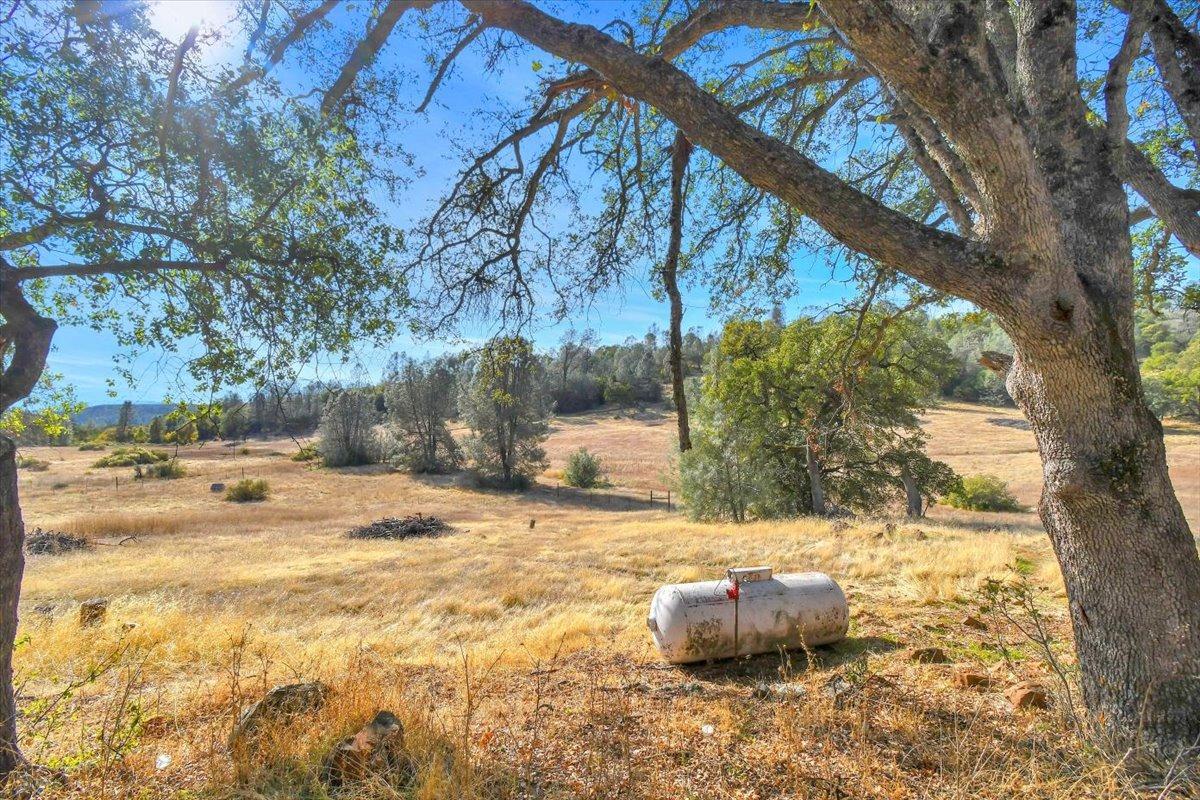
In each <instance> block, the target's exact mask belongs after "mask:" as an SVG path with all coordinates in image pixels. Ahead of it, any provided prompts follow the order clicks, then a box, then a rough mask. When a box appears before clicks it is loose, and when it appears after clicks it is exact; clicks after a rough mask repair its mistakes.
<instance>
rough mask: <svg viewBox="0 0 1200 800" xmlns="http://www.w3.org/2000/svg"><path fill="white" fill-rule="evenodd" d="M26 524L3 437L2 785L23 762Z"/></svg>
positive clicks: (11, 450) (12, 456)
mask: <svg viewBox="0 0 1200 800" xmlns="http://www.w3.org/2000/svg"><path fill="white" fill-rule="evenodd" d="M24 543H25V525H24V523H23V522H22V521H21V506H20V505H19V504H18V503H17V460H16V446H15V445H14V444H13V441H12V440H11V439H9V438H8V437H5V436H0V786H2V785H3V784H4V781H5V777H6V776H7V775H8V774H9V773H10V772H12V770H13V769H14V768H16V767H17V766H18V765H19V764H20V763H21V751H20V748H19V747H18V746H17V701H16V694H15V692H14V690H13V674H12V655H13V646H14V644H15V643H16V640H17V603H18V601H19V600H20V599H21V576H22V574H23V573H24V571H25V556H24V550H23V548H24Z"/></svg>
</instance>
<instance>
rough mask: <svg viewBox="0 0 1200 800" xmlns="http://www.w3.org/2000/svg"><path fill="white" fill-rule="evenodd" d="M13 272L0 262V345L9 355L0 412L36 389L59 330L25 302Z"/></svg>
mask: <svg viewBox="0 0 1200 800" xmlns="http://www.w3.org/2000/svg"><path fill="white" fill-rule="evenodd" d="M15 271H16V270H14V269H13V268H12V267H10V266H8V264H7V263H6V262H3V261H0V317H3V318H4V323H3V324H2V325H0V342H3V343H4V349H6V350H7V349H10V348H11V352H12V355H11V357H10V358H9V362H8V366H7V367H6V368H4V371H3V372H0V412H2V411H6V410H8V409H9V408H12V407H13V406H14V405H16V404H17V403H19V402H21V401H22V400H24V399H25V398H26V397H28V396H29V394H30V392H32V391H33V388H34V387H35V386H37V382H38V380H40V379H41V377H42V372H43V371H44V370H45V368H46V357H47V356H48V355H49V354H50V342H51V341H52V340H53V339H54V331H55V330H57V328H58V326H57V324H56V323H55V322H54V320H52V319H49V318H47V317H43V316H42V315H40V314H38V313H37V310H36V309H34V307H33V306H32V305H30V303H29V301H28V300H26V299H25V295H23V294H22V293H21V289H20V286H19V285H18V284H17V281H16V279H15V276H14V272H15ZM0 366H2V365H0Z"/></svg>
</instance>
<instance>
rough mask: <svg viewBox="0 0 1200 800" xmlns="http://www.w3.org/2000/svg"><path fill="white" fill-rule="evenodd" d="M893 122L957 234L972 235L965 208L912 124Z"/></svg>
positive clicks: (900, 118) (902, 120) (897, 119)
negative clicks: (947, 214)
mask: <svg viewBox="0 0 1200 800" xmlns="http://www.w3.org/2000/svg"><path fill="white" fill-rule="evenodd" d="M894 122H895V124H896V130H898V131H900V135H901V136H902V137H903V138H904V143H905V144H906V145H907V146H908V151H909V153H911V154H912V158H913V161H914V162H915V163H916V165H917V168H918V169H920V170H921V172H922V174H924V175H925V178H926V180H928V181H929V185H930V186H931V187H932V188H933V192H934V194H936V195H937V197H938V199H939V200H941V201H942V205H943V206H945V207H946V211H947V213H949V214H950V218H951V219H952V220H954V226H955V227H956V228H957V229H958V232H959V233H961V234H962V235H963V236H971V235H973V233H974V223H972V221H971V215H970V214H968V213H967V209H966V207H965V206H963V204H962V201H961V200H959V198H958V192H957V191H955V189H954V184H953V183H951V182H950V179H949V178H948V177H946V173H945V172H944V171H943V170H942V167H941V165H939V164H938V163H937V161H935V160H934V159H933V157H932V156H930V155H929V152H928V151H927V150H926V149H925V143H924V142H923V141H921V137H920V136H918V135H917V132H916V130H915V129H914V128H913V126H912V123H911V122H909V121H908V120H907V119H905V118H904V117H903V116H900V115H897V116H896V117H895V118H894Z"/></svg>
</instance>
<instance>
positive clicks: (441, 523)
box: [346, 514, 453, 539]
mask: <svg viewBox="0 0 1200 800" xmlns="http://www.w3.org/2000/svg"><path fill="white" fill-rule="evenodd" d="M451 530H453V529H452V528H451V527H450V526H449V525H447V524H446V522H445V520H442V519H439V518H438V517H423V516H421V515H420V514H412V515H409V516H407V517H405V518H404V519H397V518H396V517H384V518H383V519H380V520H376V521H375V522H372V523H370V524H368V525H360V526H359V527H357V528H353V529H352V530H350V532H349V533H347V534H346V535H347V536H349V537H350V538H351V539H416V538H421V537H427V536H441V535H442V534H443V533H447V532H449V531H451Z"/></svg>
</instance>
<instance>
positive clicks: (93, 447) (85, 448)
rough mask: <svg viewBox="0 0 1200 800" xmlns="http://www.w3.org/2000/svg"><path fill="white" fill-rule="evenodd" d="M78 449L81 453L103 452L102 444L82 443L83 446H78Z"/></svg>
mask: <svg viewBox="0 0 1200 800" xmlns="http://www.w3.org/2000/svg"><path fill="white" fill-rule="evenodd" d="M79 449H80V450H83V451H88V450H103V449H104V442H84V443H83V444H81V445H79Z"/></svg>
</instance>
